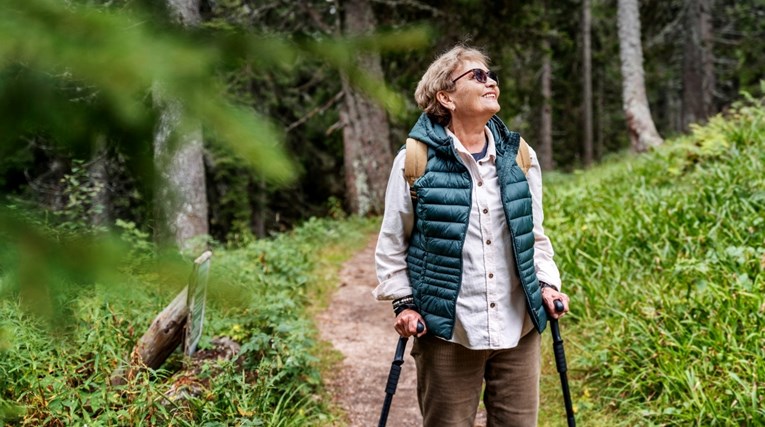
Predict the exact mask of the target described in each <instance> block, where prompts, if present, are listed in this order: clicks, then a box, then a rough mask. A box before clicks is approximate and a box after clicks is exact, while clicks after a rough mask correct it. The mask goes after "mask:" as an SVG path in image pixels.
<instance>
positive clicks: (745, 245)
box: [545, 100, 765, 426]
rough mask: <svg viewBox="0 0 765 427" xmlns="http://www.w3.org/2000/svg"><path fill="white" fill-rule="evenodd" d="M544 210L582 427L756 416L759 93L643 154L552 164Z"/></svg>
mask: <svg viewBox="0 0 765 427" xmlns="http://www.w3.org/2000/svg"><path fill="white" fill-rule="evenodd" d="M545 212H546V227H547V231H548V232H549V234H550V235H551V236H553V239H554V240H553V242H554V244H555V249H556V258H557V260H558V265H559V267H560V269H561V271H562V273H563V275H564V276H563V280H564V284H565V285H564V286H565V289H566V292H568V293H569V294H570V295H571V296H572V298H573V303H572V313H571V316H569V317H567V318H566V319H565V322H563V323H564V324H565V327H566V329H565V332H564V339H566V340H567V348H566V349H567V352H568V355H569V368H570V372H569V376H570V377H571V378H572V390H573V393H574V402H575V403H576V405H577V409H578V411H579V417H580V419H581V420H582V423H583V424H584V425H608V426H614V425H624V426H633V425H646V426H654V425H684V426H685V425H698V426H713V425H759V424H762V423H764V422H765V405H764V404H763V403H764V402H763V398H764V393H763V392H762V391H761V389H762V382H763V380H765V365H763V364H762V363H758V362H757V361H762V360H765V338H763V335H762V334H761V330H762V328H763V326H765V316H764V313H765V275H764V274H763V270H765V112H764V111H763V107H762V105H761V103H759V102H757V101H755V100H749V101H748V102H746V103H743V104H741V105H738V106H736V107H735V108H734V109H733V110H732V111H731V112H730V113H729V114H728V115H727V116H725V117H723V116H716V117H714V118H712V119H711V120H710V122H709V123H708V124H707V125H705V126H704V127H697V128H695V129H694V130H693V132H692V134H690V135H688V136H685V137H681V138H678V139H676V140H673V141H669V142H667V143H666V144H665V146H663V147H661V148H659V149H657V150H655V151H654V152H652V153H649V154H645V155H641V156H635V155H627V156H622V157H620V158H618V159H615V160H612V161H610V162H607V163H606V164H604V165H602V166H599V167H597V168H594V169H593V170H590V171H587V172H586V173H581V174H578V175H575V176H573V177H572V176H565V177H564V176H555V175H551V176H550V177H549V179H548V182H547V184H546V187H545ZM551 375H554V376H555V377H556V378H555V379H556V381H557V375H556V374H555V372H554V367H553V370H552V372H550V371H548V376H551ZM549 386H550V388H552V389H554V390H555V392H556V393H557V394H558V396H559V393H560V392H559V391H558V390H559V387H558V388H557V389H556V388H555V386H553V385H549ZM545 399H549V400H552V398H550V397H546V398H545ZM558 402H559V403H558V405H559V406H560V407H561V408H562V400H561V399H560V398H559V397H558ZM561 419H563V418H562V417H561ZM550 425H563V424H550Z"/></svg>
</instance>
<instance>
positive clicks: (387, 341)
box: [317, 235, 485, 427]
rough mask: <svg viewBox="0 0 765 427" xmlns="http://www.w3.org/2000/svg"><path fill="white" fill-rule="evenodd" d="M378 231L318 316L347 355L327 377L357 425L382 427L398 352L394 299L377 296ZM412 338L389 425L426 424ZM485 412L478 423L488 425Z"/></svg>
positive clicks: (321, 328)
mask: <svg viewBox="0 0 765 427" xmlns="http://www.w3.org/2000/svg"><path fill="white" fill-rule="evenodd" d="M376 244H377V235H374V236H371V237H370V241H369V243H368V244H367V246H366V247H365V248H364V249H363V250H361V251H360V252H358V253H357V254H356V255H354V256H353V257H352V258H351V259H349V260H348V261H347V262H346V263H345V264H344V265H343V268H342V270H341V272H340V275H339V279H340V280H339V283H338V288H337V290H336V291H335V293H334V295H333V296H332V300H331V302H330V304H329V307H328V308H327V309H326V310H325V311H324V312H323V313H321V314H319V315H318V316H317V322H318V326H319V331H320V334H321V338H322V339H323V340H325V341H327V342H329V343H331V344H332V346H333V347H334V348H335V349H336V350H337V351H339V352H341V353H342V355H343V361H342V363H340V364H338V365H339V370H338V371H336V372H335V373H334V374H333V375H332V376H331V377H330V378H327V379H326V381H327V383H328V386H329V390H330V393H331V394H332V396H333V398H334V400H335V403H336V404H338V405H339V406H340V407H341V408H342V409H343V410H344V411H345V413H346V415H347V420H346V421H347V423H348V425H349V426H352V427H362V426H363V427H367V426H376V425H377V424H378V421H379V419H380V411H381V409H382V405H383V401H384V400H385V384H386V382H387V379H388V372H390V368H391V362H392V361H393V356H394V353H395V351H396V344H397V342H398V335H397V334H396V332H395V331H394V330H393V321H394V316H393V310H392V309H391V305H390V303H388V302H378V301H375V300H374V297H373V296H372V294H371V292H372V290H373V289H374V288H375V287H376V286H377V276H376V274H375V262H374V251H375V245H376ZM412 341H413V340H409V343H408V345H407V349H406V354H405V357H404V364H403V365H402V370H401V377H400V379H399V382H398V388H397V389H396V394H395V396H394V397H393V403H392V405H391V409H390V413H389V416H388V424H387V425H389V426H396V427H399V426H420V425H422V416H421V415H420V410H419V407H418V405H417V395H416V384H417V372H416V368H415V364H414V359H413V358H412V356H411V355H410V354H409V353H410V352H411V349H412ZM483 415H484V414H483V413H482V411H481V413H480V414H479V417H478V420H477V421H476V426H482V425H485V424H484V423H485V416H483Z"/></svg>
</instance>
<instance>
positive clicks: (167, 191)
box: [153, 0, 209, 253]
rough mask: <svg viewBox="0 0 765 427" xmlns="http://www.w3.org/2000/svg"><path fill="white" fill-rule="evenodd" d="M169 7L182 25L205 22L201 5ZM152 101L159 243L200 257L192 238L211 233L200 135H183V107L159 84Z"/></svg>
mask: <svg viewBox="0 0 765 427" xmlns="http://www.w3.org/2000/svg"><path fill="white" fill-rule="evenodd" d="M168 6H169V8H170V11H171V13H172V14H173V15H175V16H176V17H177V18H178V19H180V21H181V22H182V23H183V24H184V25H187V26H192V25H197V24H198V23H199V22H200V20H201V19H200V15H199V0H168ZM153 95H154V99H155V104H156V105H157V107H158V108H160V109H161V110H162V113H161V116H160V120H159V126H158V128H157V131H156V133H155V136H154V159H155V166H156V168H157V170H158V171H159V172H158V174H157V176H158V177H159V180H160V181H159V183H158V184H159V190H158V191H157V200H156V202H157V203H156V204H157V210H158V215H157V217H158V226H159V227H158V228H162V227H164V232H160V237H161V238H163V237H172V238H173V239H174V240H175V243H176V244H177V245H178V247H179V248H180V249H181V251H183V252H187V251H188V252H192V253H199V252H201V250H202V249H203V246H204V244H203V243H202V242H199V241H196V240H195V239H194V238H195V237H197V236H204V235H207V234H208V233H209V224H208V212H207V209H208V206H207V190H206V183H205V169H204V148H203V143H202V130H201V127H200V126H198V125H191V126H184V127H183V133H181V132H180V129H181V122H182V121H183V114H184V112H183V106H182V105H181V104H180V103H179V102H177V101H175V100H172V99H167V97H166V96H164V94H163V91H162V83H161V82H157V83H155V85H154V89H153Z"/></svg>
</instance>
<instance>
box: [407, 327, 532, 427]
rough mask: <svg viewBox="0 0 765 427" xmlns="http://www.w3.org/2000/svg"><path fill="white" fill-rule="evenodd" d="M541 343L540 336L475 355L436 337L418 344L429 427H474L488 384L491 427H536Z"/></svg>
mask: <svg viewBox="0 0 765 427" xmlns="http://www.w3.org/2000/svg"><path fill="white" fill-rule="evenodd" d="M540 343H541V339H540V336H539V334H538V333H537V332H536V331H535V330H532V331H531V332H529V333H528V334H526V335H525V336H524V337H523V338H521V341H520V343H519V344H518V346H517V347H515V348H511V349H507V350H469V349H467V348H465V347H463V346H461V345H459V344H454V343H451V342H448V341H444V340H442V339H440V338H436V337H432V336H425V337H422V338H417V339H415V342H414V347H413V348H412V356H414V360H415V363H416V364H417V398H418V400H419V404H420V411H421V412H422V417H423V426H425V427H447V426H453V427H473V423H474V421H475V417H476V412H477V410H478V401H479V400H480V396H481V387H482V385H483V382H484V381H485V382H486V389H485V391H484V396H483V401H484V405H485V407H486V415H487V427H516V426H519V427H521V426H536V425H537V412H538V409H539V375H540V362H539V357H540Z"/></svg>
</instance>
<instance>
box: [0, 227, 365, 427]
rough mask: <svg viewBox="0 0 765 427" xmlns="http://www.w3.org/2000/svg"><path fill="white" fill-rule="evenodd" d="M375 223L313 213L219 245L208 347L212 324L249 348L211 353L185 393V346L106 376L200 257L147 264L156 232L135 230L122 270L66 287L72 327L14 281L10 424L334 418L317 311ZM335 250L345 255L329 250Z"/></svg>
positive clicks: (4, 420) (9, 303)
mask: <svg viewBox="0 0 765 427" xmlns="http://www.w3.org/2000/svg"><path fill="white" fill-rule="evenodd" d="M372 227H373V225H372V223H371V222H370V221H369V220H362V219H347V220H342V221H335V220H315V219H314V220H310V221H308V222H307V223H305V224H304V225H302V226H301V227H299V228H297V229H296V230H294V231H293V232H290V233H285V234H279V235H276V236H274V237H273V238H270V239H262V240H253V241H252V242H250V243H248V244H246V245H244V246H243V247H241V248H216V249H214V250H213V251H214V255H213V259H212V266H211V275H210V283H209V291H208V307H207V311H206V320H205V330H204V334H203V338H202V341H201V342H200V349H201V350H205V349H208V348H210V346H211V343H210V339H211V337H213V336H228V337H231V338H232V339H234V340H236V341H237V342H239V343H240V344H241V353H240V357H239V359H238V360H237V361H225V362H215V361H210V362H207V364H205V365H203V367H202V369H201V371H200V372H199V374H198V376H199V378H197V379H198V380H200V383H202V384H204V388H203V390H202V392H201V393H200V394H199V395H198V396H196V397H192V398H189V399H188V400H185V401H181V402H179V401H176V400H172V399H168V398H167V395H168V392H169V390H170V387H171V386H172V384H173V382H174V381H175V380H176V376H177V375H178V371H179V370H180V368H181V367H182V366H183V358H182V356H181V355H180V354H178V353H176V354H174V355H173V356H171V358H170V359H169V360H168V361H167V362H166V363H165V364H164V365H163V367H162V369H160V370H157V371H154V372H143V373H141V374H139V375H138V376H137V377H136V378H135V379H133V380H132V381H130V382H129V383H128V384H127V385H125V386H122V387H113V386H109V385H108V384H109V379H110V377H111V375H112V374H113V372H114V371H115V369H117V368H118V367H119V366H121V365H122V364H124V363H126V360H127V358H128V357H129V354H130V351H131V349H132V346H133V345H134V344H135V342H136V341H137V339H138V338H139V337H140V336H141V335H142V334H143V332H144V331H145V330H146V328H148V325H149V324H150V323H151V320H152V319H153V318H154V316H156V314H157V313H159V311H161V310H162V308H164V306H165V305H167V304H168V303H169V302H170V301H171V300H172V298H173V297H174V296H175V295H176V293H177V292H179V291H180V289H181V287H182V284H183V282H182V280H180V279H178V277H183V275H184V274H185V275H186V276H187V275H188V274H189V272H190V271H191V266H190V264H189V265H188V266H187V269H186V270H185V271H184V272H177V273H176V272H171V271H163V270H161V269H160V270H158V269H156V268H153V269H152V268H146V264H147V258H150V257H151V256H150V255H147V251H146V249H148V247H147V246H146V242H145V241H143V240H142V239H143V238H144V237H146V236H141V235H136V234H135V233H132V234H133V235H134V236H133V237H134V238H133V240H134V245H136V247H137V248H140V249H142V250H140V251H136V252H135V253H134V254H133V255H132V257H131V258H130V259H126V260H125V270H126V271H127V273H128V275H127V276H124V275H123V276H119V277H122V278H123V280H124V281H123V282H120V283H117V282H110V283H98V284H96V285H95V286H74V287H73V289H74V290H73V291H71V292H64V293H63V294H62V295H58V298H59V299H63V305H64V306H65V307H66V308H67V310H66V311H67V313H69V314H68V315H67V317H66V318H65V319H63V318H62V319H61V320H62V321H63V322H64V326H63V327H51V324H50V322H49V321H48V320H47V319H45V318H42V317H39V316H35V315H33V314H31V313H30V312H29V310H27V309H24V308H22V307H21V306H20V304H19V302H18V300H17V298H15V297H13V295H14V294H13V293H10V294H11V295H10V296H9V295H8V294H9V293H8V292H5V293H4V294H5V295H4V298H3V299H2V300H0V319H1V320H0V426H1V425H4V424H5V425H24V426H26V425H30V426H31V425H34V426H38V425H43V426H70V425H89V426H94V425H105V426H110V425H113V426H118V425H119V426H122V425H135V426H138V425H162V426H165V425H178V426H197V425H241V426H247V425H253V426H255V425H257V426H305V425H330V424H332V423H333V422H334V421H333V415H332V411H331V408H329V407H328V406H327V405H326V404H325V403H324V402H326V399H324V398H323V396H322V395H321V392H322V390H321V378H320V369H321V365H320V363H319V359H318V358H317V357H316V356H315V355H316V354H317V352H318V344H317V339H316V335H317V333H316V330H315V326H314V325H313V323H312V322H311V320H310V319H311V316H310V314H309V311H310V310H311V307H313V306H314V305H315V304H316V299H317V298H321V295H323V294H326V288H327V287H328V286H329V285H330V282H332V274H333V272H336V270H337V268H338V267H339V262H340V261H341V260H342V258H343V254H349V253H350V252H351V251H353V250H357V249H360V248H359V245H363V244H364V243H365V241H366V238H365V237H366V236H367V235H368V233H369V232H370V231H371V229H372ZM128 231H129V230H128ZM338 248H342V249H338ZM327 253H336V254H339V255H338V256H336V257H335V258H334V261H328V260H323V259H322V256H323V255H324V254H327ZM328 262H329V264H328ZM317 272H320V274H319V275H318V276H317ZM2 279H3V280H6V279H8V277H3V278H2ZM173 281H176V282H175V283H173Z"/></svg>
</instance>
